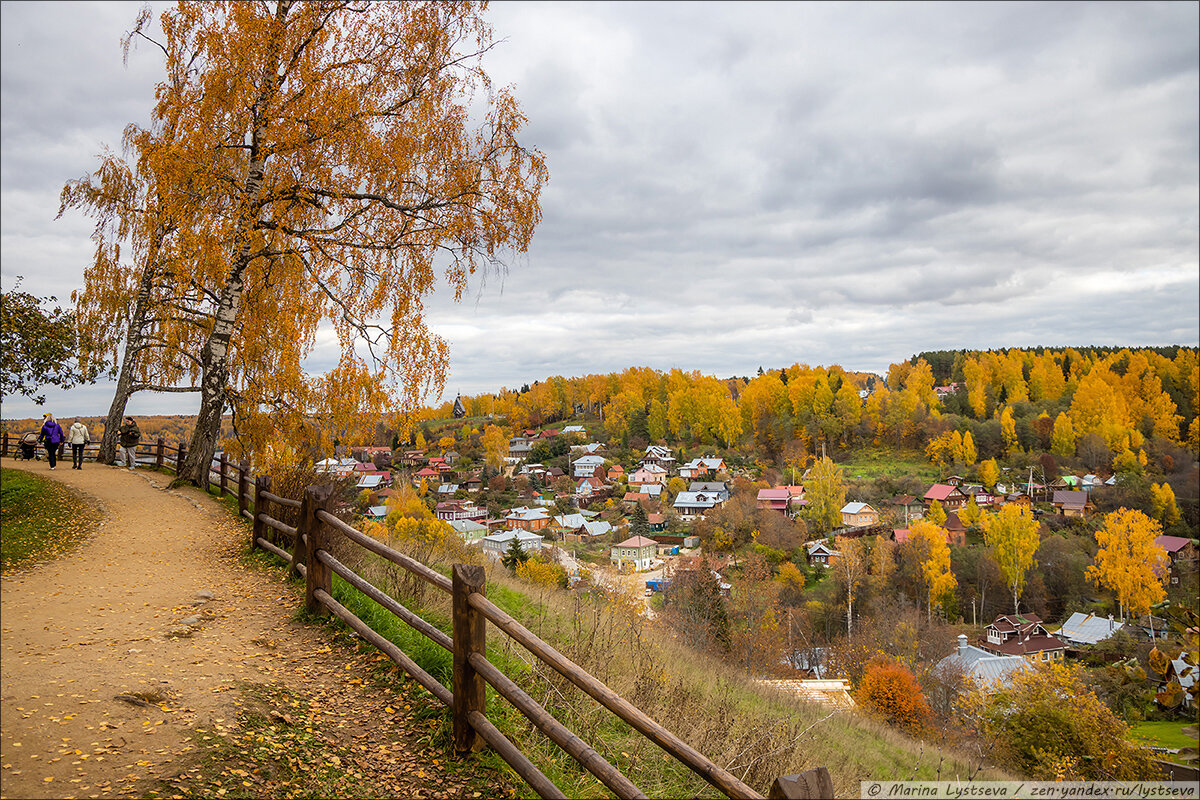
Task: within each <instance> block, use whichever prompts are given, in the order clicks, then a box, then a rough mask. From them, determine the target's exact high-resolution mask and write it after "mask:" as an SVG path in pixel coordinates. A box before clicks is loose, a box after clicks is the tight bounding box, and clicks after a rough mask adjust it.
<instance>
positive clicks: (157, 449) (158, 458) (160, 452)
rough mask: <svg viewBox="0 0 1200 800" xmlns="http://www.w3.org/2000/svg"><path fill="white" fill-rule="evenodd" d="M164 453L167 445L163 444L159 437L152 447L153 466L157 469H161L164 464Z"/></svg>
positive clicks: (161, 438)
mask: <svg viewBox="0 0 1200 800" xmlns="http://www.w3.org/2000/svg"><path fill="white" fill-rule="evenodd" d="M166 451H167V443H166V442H164V441H163V437H161V436H160V437H158V442H157V443H156V444H155V446H154V466H156V467H158V468H159V469H162V468H163V466H164V465H165V464H166V460H165V459H164V458H163V456H164V454H165V453H166Z"/></svg>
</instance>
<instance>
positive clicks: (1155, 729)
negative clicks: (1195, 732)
mask: <svg viewBox="0 0 1200 800" xmlns="http://www.w3.org/2000/svg"><path fill="white" fill-rule="evenodd" d="M1194 725H1195V723H1192V722H1181V721H1174V720H1170V721H1165V720H1158V721H1153V722H1139V723H1138V724H1136V725H1134V726H1132V727H1131V728H1130V731H1129V733H1130V737H1131V738H1132V739H1134V740H1135V741H1139V742H1143V743H1145V744H1147V745H1151V746H1156V747H1169V748H1171V749H1172V750H1180V749H1183V748H1185V747H1195V746H1196V737H1194V736H1188V735H1187V734H1185V733H1184V732H1183V729H1184V728H1187V727H1189V726H1193V727H1194ZM1157 757H1158V758H1161V759H1163V760H1164V761H1174V762H1176V763H1179V764H1187V765H1188V766H1195V763H1196V762H1194V761H1183V760H1182V759H1180V758H1178V757H1177V756H1176V755H1173V754H1171V753H1159V754H1158V755H1157Z"/></svg>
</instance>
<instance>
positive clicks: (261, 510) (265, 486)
mask: <svg viewBox="0 0 1200 800" xmlns="http://www.w3.org/2000/svg"><path fill="white" fill-rule="evenodd" d="M269 491H271V476H270V475H259V476H258V477H257V478H255V479H254V526H253V527H252V528H251V529H250V549H251V550H253V549H254V548H256V547H258V540H259V538H260V537H262V536H263V535H264V534H265V533H266V530H267V526H266V525H264V524H263V522H262V520H260V519H259V518H258V515H259V514H266V513H267V508H268V507H269V505H268V503H267V499H266V498H265V497H263V496H262V493H263V492H269Z"/></svg>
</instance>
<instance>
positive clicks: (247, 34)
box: [141, 0, 547, 483]
mask: <svg viewBox="0 0 1200 800" xmlns="http://www.w3.org/2000/svg"><path fill="white" fill-rule="evenodd" d="M482 10H483V6H481V5H477V4H473V3H454V4H451V3H435V2H430V3H418V2H404V3H401V2H397V3H376V4H368V5H364V6H362V7H358V6H353V5H350V4H347V3H344V2H316V1H314V2H304V3H300V2H292V1H291V0H277V2H271V3H211V4H208V3H206V4H199V3H180V4H179V5H178V6H176V7H175V8H173V9H170V10H167V11H165V12H164V13H163V14H162V16H161V20H160V21H161V24H162V28H163V31H164V34H165V40H164V42H163V43H162V44H161V47H162V50H163V52H164V53H165V56H166V71H167V74H168V75H169V76H175V77H176V78H177V79H175V80H169V81H166V82H163V83H160V84H159V86H158V87H157V92H156V97H157V104H156V106H155V109H154V115H153V119H154V121H155V130H170V131H171V132H172V136H171V137H166V136H160V137H157V138H156V139H155V140H154V141H148V142H146V143H145V144H144V146H143V147H142V149H141V157H142V159H143V160H144V161H145V163H146V169H147V170H149V171H150V172H151V173H152V174H153V175H154V176H155V179H156V181H157V184H158V185H159V186H161V187H162V196H163V203H164V204H165V207H166V209H167V211H166V213H167V215H168V216H169V218H170V219H171V220H172V221H173V223H174V224H176V225H177V226H178V232H177V234H176V235H177V237H178V251H179V252H180V253H183V254H185V255H184V257H183V258H181V259H180V260H179V262H178V263H177V264H176V265H175V268H176V274H177V275H178V276H179V278H180V279H181V280H183V281H184V282H186V283H187V284H189V285H196V286H199V287H202V288H203V290H204V291H205V292H206V293H207V296H208V298H209V303H210V305H211V314H210V320H209V322H208V324H207V328H206V330H205V336H204V337H203V338H202V339H201V340H200V342H199V344H200V346H199V347H197V348H195V349H196V351H197V352H198V355H199V358H200V362H201V364H200V369H201V382H200V388H201V402H200V411H199V415H198V419H197V423H196V428H195V430H194V432H193V435H192V438H191V443H190V445H189V448H188V459H187V462H186V463H185V465H184V468H183V470H182V473H181V475H180V479H181V480H190V481H193V482H196V483H203V482H206V480H207V469H208V463H209V460H210V458H211V456H212V453H213V450H214V448H215V445H216V441H215V439H216V434H217V432H218V430H219V426H220V419H221V414H222V412H223V411H224V410H225V408H226V407H232V410H233V412H234V414H235V416H240V417H243V418H247V419H250V420H266V419H269V420H270V425H267V424H265V423H263V422H256V425H255V427H256V428H257V429H259V430H272V431H280V430H287V429H297V428H300V427H302V426H303V421H304V420H305V418H306V417H307V416H308V415H309V413H310V410H311V409H310V407H311V405H312V404H313V402H314V397H315V395H314V391H315V389H316V383H317V382H316V381H315V380H311V379H309V378H308V377H307V376H306V375H305V374H304V370H303V360H304V358H305V357H306V356H307V355H308V354H309V353H310V352H311V351H312V349H313V348H314V346H315V344H316V339H317V332H318V330H320V329H321V328H322V327H326V328H327V329H331V330H332V332H333V333H335V334H336V337H337V341H338V342H339V345H340V349H341V356H340V365H339V369H340V370H341V371H342V373H343V374H344V375H346V376H348V377H350V378H352V379H353V380H355V381H356V382H358V386H357V388H355V389H354V390H352V391H350V392H347V393H346V394H347V395H348V396H359V397H369V398H372V399H373V400H382V401H383V402H382V403H381V404H380V406H381V407H382V406H386V407H389V408H395V409H400V408H413V407H415V406H416V404H417V402H418V401H419V400H420V398H421V397H422V396H424V394H425V393H426V392H427V391H429V390H431V389H432V390H438V391H440V389H441V387H442V383H443V379H444V375H445V368H446V360H447V347H446V343H445V341H444V340H443V339H441V338H440V337H438V336H437V335H435V334H433V333H432V332H431V331H430V330H429V329H428V328H427V326H426V323H425V317H424V306H423V298H424V297H425V296H426V295H427V294H429V293H430V292H432V291H434V290H435V289H436V287H437V285H438V284H439V283H440V281H441V280H444V281H445V282H446V284H448V285H449V287H450V288H451V290H452V291H453V292H454V295H455V297H456V298H459V297H461V295H462V293H463V292H464V291H465V290H466V289H467V286H468V279H469V278H470V276H472V275H474V274H475V273H476V272H477V271H478V270H480V269H482V268H489V267H491V266H493V265H496V264H498V263H500V259H501V258H502V257H503V256H504V254H506V253H510V252H522V251H524V250H526V249H527V248H528V245H529V243H530V241H531V238H532V235H533V231H534V228H535V226H536V225H537V223H538V221H539V219H540V210H539V203H538V200H539V194H540V190H541V187H542V185H543V184H544V183H545V181H546V179H547V172H546V167H545V164H544V161H543V159H542V157H541V155H540V154H538V153H537V152H536V151H534V150H530V149H528V148H525V147H522V146H521V145H520V144H519V143H518V141H517V138H516V136H517V134H518V132H519V131H520V129H521V128H522V126H523V124H524V122H525V119H524V116H523V115H522V114H521V111H520V109H519V107H518V105H517V102H516V100H515V98H514V97H513V95H512V92H511V91H510V90H509V89H508V88H506V87H496V86H493V85H492V84H491V82H490V81H489V79H488V76H487V74H486V72H484V70H483V68H482V66H481V58H482V56H483V54H484V53H485V52H486V51H487V50H488V49H489V48H490V46H491V30H490V28H489V26H488V25H487V24H486V23H485V22H484V21H483V19H482ZM473 118H474V119H477V120H479V122H478V124H473V123H472V122H471V120H472V119H473ZM439 272H440V278H439ZM377 387H381V388H382V389H383V392H384V395H385V397H382V398H381V397H379V395H378V393H377V392H376V391H375V388H377ZM321 388H322V389H324V388H325V387H321ZM324 402H326V404H328V403H331V402H332V403H337V402H340V399H333V400H330V399H328V398H326V399H325V400H324Z"/></svg>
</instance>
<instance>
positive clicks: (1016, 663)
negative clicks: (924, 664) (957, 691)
mask: <svg viewBox="0 0 1200 800" xmlns="http://www.w3.org/2000/svg"><path fill="white" fill-rule="evenodd" d="M1030 668H1031V667H1030V664H1029V662H1028V661H1027V660H1025V659H1024V658H1022V657H1021V656H1006V655H997V654H995V653H991V652H988V651H987V650H983V649H981V648H978V647H975V646H974V645H970V644H967V635H966V634H965V633H960V634H959V635H958V648H957V649H956V650H955V652H953V653H951V654H950V655H948V656H946V657H945V658H943V659H942V660H941V661H939V662H938V663H937V666H936V667H934V670H935V671H937V672H938V673H941V674H943V675H948V674H949V673H951V672H953V671H954V670H961V671H962V672H963V673H964V674H965V675H966V676H967V677H968V678H970V679H971V680H972V681H973V682H974V683H975V685H976V686H978V687H979V688H981V689H983V690H984V691H985V692H993V691H996V690H997V689H1000V688H1003V687H1004V686H1005V685H1007V684H1008V682H1009V681H1010V680H1011V679H1012V676H1013V675H1014V674H1015V673H1017V672H1021V671H1023V670H1027V669H1030Z"/></svg>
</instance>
